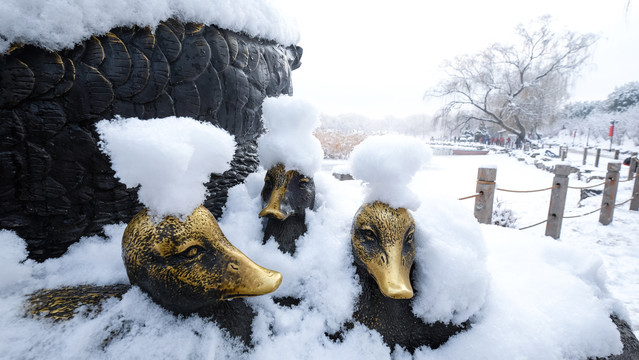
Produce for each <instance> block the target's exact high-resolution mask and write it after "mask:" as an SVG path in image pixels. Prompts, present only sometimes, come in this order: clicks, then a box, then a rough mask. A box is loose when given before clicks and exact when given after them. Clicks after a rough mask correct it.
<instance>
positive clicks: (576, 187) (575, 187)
mask: <svg viewBox="0 0 639 360" xmlns="http://www.w3.org/2000/svg"><path fill="white" fill-rule="evenodd" d="M605 184H606V182H605V181H604V182H602V183H599V184H595V185H590V186H570V185H568V189H590V188H594V187H597V186H601V185H605Z"/></svg>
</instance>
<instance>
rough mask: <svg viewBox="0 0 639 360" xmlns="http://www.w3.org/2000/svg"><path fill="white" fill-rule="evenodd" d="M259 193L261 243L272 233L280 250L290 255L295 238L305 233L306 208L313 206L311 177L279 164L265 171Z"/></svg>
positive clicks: (313, 194) (313, 195) (293, 248)
mask: <svg viewBox="0 0 639 360" xmlns="http://www.w3.org/2000/svg"><path fill="white" fill-rule="evenodd" d="M261 196H262V203H263V209H262V211H260V213H259V217H261V218H264V219H265V220H264V242H266V241H267V240H268V239H269V238H270V237H271V236H273V237H274V238H275V241H276V242H277V243H278V246H279V248H280V250H282V251H284V252H289V253H291V254H293V253H294V252H295V248H296V246H295V240H296V239H297V238H298V237H299V236H301V235H302V234H304V233H305V232H306V224H305V219H306V216H305V213H306V209H311V210H312V209H313V208H314V207H315V183H314V181H313V179H312V178H311V177H308V176H306V175H304V174H302V173H300V172H299V171H297V170H286V168H285V167H284V165H283V164H281V163H280V164H277V165H275V166H273V167H272V168H271V169H269V170H268V171H267V173H266V176H265V178H264V187H263V188H262V195H261Z"/></svg>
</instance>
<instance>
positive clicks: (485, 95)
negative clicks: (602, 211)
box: [426, 16, 597, 141]
mask: <svg viewBox="0 0 639 360" xmlns="http://www.w3.org/2000/svg"><path fill="white" fill-rule="evenodd" d="M550 24H551V19H550V17H549V16H544V17H541V18H539V19H537V20H536V21H534V22H533V23H531V24H530V25H528V26H524V25H519V26H518V27H517V28H516V34H517V35H518V38H519V40H520V41H519V43H518V44H516V45H505V44H494V45H492V46H490V47H488V48H486V49H484V50H483V51H481V52H479V53H478V54H472V55H463V56H459V57H457V58H455V59H453V60H450V61H448V62H447V63H445V64H444V69H445V71H446V74H448V78H446V79H445V80H443V81H442V82H441V83H439V84H438V85H437V86H436V87H435V88H433V89H431V90H430V91H429V92H428V93H427V94H426V96H437V97H444V98H446V99H447V101H448V102H447V103H446V104H445V105H444V106H443V108H442V109H441V114H440V118H441V119H444V121H452V122H456V121H460V122H464V123H466V122H468V121H469V120H477V121H480V122H486V123H491V124H494V125H496V126H499V127H501V128H503V129H505V130H506V131H508V132H510V133H512V134H515V135H517V137H519V139H520V140H522V141H523V140H524V139H525V138H526V136H527V135H528V134H530V133H534V132H536V130H537V128H538V127H540V126H542V125H545V124H549V123H552V122H554V120H555V119H556V117H557V114H558V111H559V108H560V106H561V105H562V102H563V101H564V100H565V98H566V95H567V87H568V84H569V82H570V80H571V79H572V78H573V77H574V76H575V75H576V74H577V73H578V71H579V70H580V68H581V67H582V65H583V64H584V62H585V61H586V60H587V59H588V58H589V56H590V51H589V50H590V47H591V46H592V45H593V44H594V43H595V42H596V40H597V36H595V35H594V34H577V33H573V32H563V33H558V32H555V31H553V30H552V29H551V27H550Z"/></svg>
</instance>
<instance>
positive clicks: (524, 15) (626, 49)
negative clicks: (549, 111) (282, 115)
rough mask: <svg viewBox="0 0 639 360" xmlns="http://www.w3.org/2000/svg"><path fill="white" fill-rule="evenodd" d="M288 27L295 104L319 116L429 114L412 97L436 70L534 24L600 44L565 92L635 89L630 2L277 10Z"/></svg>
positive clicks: (365, 1)
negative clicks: (299, 53)
mask: <svg viewBox="0 0 639 360" xmlns="http://www.w3.org/2000/svg"><path fill="white" fill-rule="evenodd" d="M282 1H286V2H289V3H288V5H287V11H290V12H291V14H292V15H293V16H294V17H296V18H297V20H298V22H299V27H300V31H301V36H302V39H301V42H300V45H301V46H302V47H303V48H304V55H303V57H302V67H301V68H299V69H298V70H296V71H295V72H294V73H293V85H294V92H295V96H296V97H303V98H307V99H309V100H311V101H313V102H314V103H315V104H316V105H317V106H318V107H319V108H320V110H321V111H323V112H325V113H329V114H340V113H361V114H364V115H369V116H374V117H385V116H388V115H395V116H404V115H409V114H415V113H418V114H422V113H426V114H430V113H432V112H433V109H435V108H436V107H437V101H436V100H435V101H431V102H429V103H424V101H423V100H422V96H423V94H424V92H425V91H426V90H427V89H428V88H429V87H431V86H433V85H435V84H436V83H437V81H438V79H439V78H440V76H441V73H442V72H441V64H442V62H443V61H444V60H446V59H451V58H453V57H454V56H456V55H461V54H471V53H475V52H477V51H479V50H481V49H483V48H485V47H487V46H488V45H490V44H492V43H494V42H510V41H512V39H513V34H514V28H515V26H516V25H517V24H518V23H526V22H529V21H530V20H532V19H534V18H536V17H539V16H541V15H544V14H550V15H551V16H552V17H553V19H554V20H553V24H554V25H556V26H557V28H558V29H567V30H571V31H575V32H592V33H596V34H599V35H601V39H600V40H599V42H598V44H597V46H596V48H595V52H594V56H593V58H592V61H591V64H590V66H589V67H588V68H585V69H584V70H583V71H582V76H581V78H580V80H579V81H578V82H577V84H576V85H575V86H574V88H573V89H572V91H571V94H572V95H573V99H574V100H600V99H605V98H606V96H607V95H608V94H609V93H610V92H612V91H613V90H614V88H615V87H617V86H620V85H623V84H625V83H627V82H630V81H639V1H636V0H630V3H628V0H607V1H593V0H535V1H525V2H524V1H516V0H479V1H477V0H447V1H420V0H394V1H392V2H391V1H375V0H323V1H313V0H282Z"/></svg>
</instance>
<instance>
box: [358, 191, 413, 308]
mask: <svg viewBox="0 0 639 360" xmlns="http://www.w3.org/2000/svg"><path fill="white" fill-rule="evenodd" d="M414 234H415V220H414V219H413V217H412V216H411V215H410V213H409V212H408V211H407V210H406V209H404V208H399V209H394V208H392V207H390V206H389V205H388V204H385V203H382V202H379V201H376V202H374V203H372V204H364V205H362V207H361V208H360V209H359V210H358V212H357V214H356V215H355V218H354V220H353V230H352V238H351V240H352V245H353V255H354V257H355V262H356V264H357V265H358V266H361V267H363V268H365V269H366V270H367V271H368V273H369V274H370V275H371V276H372V277H373V278H374V279H375V281H376V283H377V286H378V287H379V290H380V291H381V292H382V294H383V295H384V296H386V297H389V298H393V299H410V298H412V297H413V288H412V286H411V283H410V270H411V267H412V266H413V260H414V259H415V241H414V237H415V235H414Z"/></svg>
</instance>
